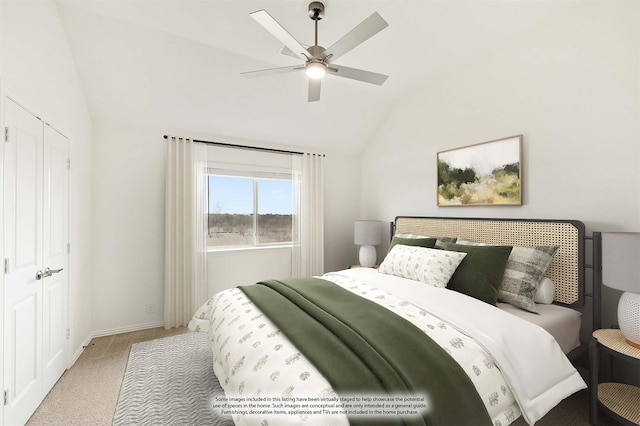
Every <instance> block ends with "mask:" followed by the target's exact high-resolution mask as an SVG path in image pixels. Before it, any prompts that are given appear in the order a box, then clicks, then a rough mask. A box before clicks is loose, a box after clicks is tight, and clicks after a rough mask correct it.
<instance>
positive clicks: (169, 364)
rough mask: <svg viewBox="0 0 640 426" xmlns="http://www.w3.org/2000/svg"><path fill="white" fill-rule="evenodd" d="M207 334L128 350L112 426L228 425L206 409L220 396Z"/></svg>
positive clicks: (171, 338)
mask: <svg viewBox="0 0 640 426" xmlns="http://www.w3.org/2000/svg"><path fill="white" fill-rule="evenodd" d="M207 337H208V336H207V333H186V334H180V335H177V336H171V337H165V338H162V339H156V340H149V341H147V342H141V343H135V344H133V345H132V346H131V352H130V354H129V360H128V362H127V369H126V371H125V375H124V379H123V381H122V387H121V389H120V396H119V397H118V404H117V406H116V412H115V415H114V417H113V424H114V425H115V426H124V425H217V426H218V425H219V426H223V425H224V426H227V425H233V422H232V420H231V418H230V417H227V416H222V415H220V414H218V413H216V412H214V411H213V410H211V408H210V402H211V400H212V398H213V397H214V396H215V395H224V392H223V390H222V388H221V387H220V383H219V382H218V380H217V379H216V377H215V375H214V374H213V369H212V354H211V350H210V348H209V346H208V344H207Z"/></svg>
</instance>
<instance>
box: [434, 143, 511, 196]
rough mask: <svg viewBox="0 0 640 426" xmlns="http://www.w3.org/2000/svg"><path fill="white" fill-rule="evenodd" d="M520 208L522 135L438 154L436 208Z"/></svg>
mask: <svg viewBox="0 0 640 426" xmlns="http://www.w3.org/2000/svg"><path fill="white" fill-rule="evenodd" d="M478 205H481V206H482V205H485V206H486V205H522V135H516V136H510V137H508V138H503V139H497V140H493V141H489V142H483V143H479V144H475V145H470V146H467V147H464V148H456V149H451V150H448V151H441V152H439V153H438V206H478Z"/></svg>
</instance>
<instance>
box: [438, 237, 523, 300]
mask: <svg viewBox="0 0 640 426" xmlns="http://www.w3.org/2000/svg"><path fill="white" fill-rule="evenodd" d="M512 248H513V247H511V246H467V245H461V244H454V243H446V244H445V250H449V251H458V252H463V253H467V255H466V256H465V258H464V259H463V260H462V263H460V265H459V266H458V269H456V272H454V273H453V276H452V277H451V279H450V280H449V283H448V284H447V288H449V289H451V290H455V291H458V292H460V293H464V294H466V295H468V296H471V297H475V298H476V299H478V300H482V301H483V302H486V303H489V304H491V305H495V304H496V302H497V300H498V288H499V287H500V283H501V282H502V276H503V275H504V269H505V266H506V265H507V259H509V254H510V253H511V249H512Z"/></svg>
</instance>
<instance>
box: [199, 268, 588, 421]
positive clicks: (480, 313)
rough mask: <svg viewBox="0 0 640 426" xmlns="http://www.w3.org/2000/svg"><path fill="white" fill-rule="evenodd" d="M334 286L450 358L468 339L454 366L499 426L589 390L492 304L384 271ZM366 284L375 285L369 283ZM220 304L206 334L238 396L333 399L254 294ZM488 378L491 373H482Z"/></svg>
mask: <svg viewBox="0 0 640 426" xmlns="http://www.w3.org/2000/svg"><path fill="white" fill-rule="evenodd" d="M324 278H326V279H329V280H331V281H334V282H336V283H337V284H339V285H343V286H345V287H347V288H348V287H352V288H351V290H352V291H354V292H355V293H356V294H361V295H363V296H364V297H368V298H371V300H373V301H375V302H377V303H380V304H382V305H383V306H386V307H387V308H389V309H391V310H393V311H395V312H396V313H398V314H399V315H401V316H403V317H405V319H407V320H409V321H411V322H414V324H416V325H417V326H418V327H419V328H421V329H423V330H424V331H425V332H426V333H427V334H429V336H430V337H431V338H432V339H434V340H435V341H436V342H438V343H439V344H441V345H442V346H443V347H447V349H448V351H449V352H452V351H451V342H452V341H453V340H454V339H456V338H458V339H461V340H462V341H463V342H464V344H462V345H456V346H462V347H464V348H465V355H462V356H457V357H456V356H454V359H456V361H458V363H459V364H460V365H461V366H462V367H463V368H464V369H465V371H467V373H468V375H469V377H470V378H471V379H472V381H473V382H474V385H475V386H476V389H477V390H478V392H479V395H480V396H481V398H482V399H483V401H485V405H486V407H487V410H488V412H489V414H490V417H491V418H492V422H493V423H494V424H502V425H506V424H509V423H510V422H512V421H513V420H515V418H516V417H518V416H519V414H520V409H519V407H520V408H521V409H522V411H523V415H524V417H525V419H526V421H527V422H528V423H529V424H533V423H534V422H535V421H537V420H538V419H540V418H541V417H542V416H543V415H544V414H546V413H547V412H548V411H549V410H550V409H551V408H553V407H554V406H555V405H557V403H559V402H560V401H561V400H562V399H564V398H566V397H567V396H569V395H571V394H572V393H574V392H576V391H578V390H580V389H583V388H585V387H586V385H585V383H584V381H583V380H582V379H581V378H580V375H579V374H578V373H577V371H576V370H575V369H574V368H573V367H572V366H571V364H570V363H569V362H568V360H567V359H566V357H565V356H564V354H563V353H562V350H561V349H560V347H559V346H558V344H557V343H556V342H555V340H554V338H553V337H552V336H551V335H549V333H547V332H546V331H544V330H543V329H541V328H540V327H537V326H535V325H533V324H531V323H528V322H527V321H524V320H518V319H514V318H513V316H511V315H510V314H508V313H507V312H504V311H501V310H499V309H496V308H495V307H492V306H490V305H488V304H485V303H483V302H479V301H477V300H475V299H472V298H469V297H467V296H465V295H462V294H460V293H456V292H453V291H450V290H446V289H438V288H434V287H431V286H428V285H425V284H422V283H417V282H415V281H411V280H407V279H404V278H399V277H395V276H389V275H384V274H380V273H378V272H377V271H376V270H374V269H367V268H358V269H351V270H345V271H340V272H338V273H333V274H327V275H326V276H325V277H324ZM361 281H362V282H366V283H367V284H362V285H361V284H359V282H361ZM365 287H368V288H366V289H365ZM363 292H364V293H366V294H362V293H363ZM389 293H391V294H393V296H391V295H389ZM386 295H388V297H381V296H386ZM214 302H215V303H214V304H212V305H211V306H210V307H206V306H205V307H203V308H201V310H199V314H198V315H199V316H209V314H207V311H208V310H209V311H210V310H211V309H213V312H211V313H210V318H211V320H210V324H207V325H208V326H209V327H205V328H209V329H210V336H211V340H212V350H213V354H214V372H215V374H216V376H217V377H218V379H219V380H220V383H221V385H222V386H223V388H224V389H225V393H226V394H227V395H228V396H229V395H235V396H238V395H251V396H258V395H283V394H284V395H286V394H287V393H288V394H292V395H330V394H332V393H333V390H332V389H331V386H330V385H329V383H328V382H326V380H325V379H324V377H322V375H321V374H320V373H318V372H317V370H315V367H313V365H311V364H310V362H309V361H307V360H306V359H305V358H304V356H302V355H301V354H300V353H299V352H298V351H297V349H296V348H295V347H294V346H293V344H291V342H289V341H288V339H287V338H286V337H285V336H283V335H282V333H280V332H279V330H278V329H277V328H276V327H275V325H274V324H273V323H271V322H270V321H269V320H268V319H267V318H266V317H265V316H264V315H263V314H262V313H261V312H260V311H259V310H258V308H257V307H255V306H254V305H253V304H252V303H251V301H250V300H248V299H247V298H246V296H245V295H244V293H242V292H241V291H240V290H238V289H231V290H227V291H224V292H221V293H219V294H217V295H216V296H215V300H214ZM216 303H217V307H216ZM422 311H426V312H429V313H430V314H431V315H433V316H435V318H433V317H432V316H430V315H423V314H422V313H421V312H422ZM411 312H413V314H415V312H420V314H419V315H413V314H412V313H411ZM452 314H453V315H452ZM445 318H446V322H444V323H443V321H441V320H444V319H445ZM440 324H444V325H440ZM447 324H450V325H452V326H453V327H450V326H447ZM451 333H453V334H455V333H457V334H455V336H454V335H453V334H451ZM461 333H462V334H461ZM467 336H474V338H475V340H474V339H471V338H469V337H467ZM260 349H266V350H267V351H266V352H265V351H262V350H260ZM466 351H468V352H466ZM485 351H486V352H485ZM453 352H457V351H455V350H454V351H453ZM487 353H491V356H489V355H488V354H487ZM533 353H535V354H536V356H535V357H532V356H531V354H533ZM452 355H456V354H452ZM495 365H497V366H498V367H499V368H494V367H495ZM474 367H475V368H474ZM480 370H481V373H482V374H478V372H479V371H480ZM256 376H257V377H256ZM480 376H481V377H480ZM503 376H504V377H503ZM480 379H481V380H480ZM512 391H513V393H512ZM494 394H495V395H494ZM494 396H495V398H494ZM515 401H517V403H516V402H515ZM233 418H234V421H235V422H236V423H237V424H260V422H261V421H262V420H263V419H262V418H260V416H241V415H234V416H233ZM271 420H272V422H274V423H276V424H293V423H296V424H299V423H301V422H302V423H305V424H347V419H346V417H339V416H331V418H330V419H327V418H321V417H319V416H299V417H298V418H295V417H293V418H292V417H291V416H282V417H277V416H272V418H271ZM274 423H271V424H274Z"/></svg>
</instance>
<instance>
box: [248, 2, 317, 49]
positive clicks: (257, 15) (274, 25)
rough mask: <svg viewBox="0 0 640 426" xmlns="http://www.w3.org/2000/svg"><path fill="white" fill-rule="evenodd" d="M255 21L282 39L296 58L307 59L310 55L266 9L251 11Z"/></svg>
mask: <svg viewBox="0 0 640 426" xmlns="http://www.w3.org/2000/svg"><path fill="white" fill-rule="evenodd" d="M249 16H251V17H252V18H253V19H255V21H256V22H257V23H258V24H260V25H262V26H263V27H264V28H265V29H266V30H267V31H269V32H270V33H271V34H273V36H274V37H275V38H277V39H278V40H280V42H282V43H283V44H284V45H285V46H287V47H288V48H289V49H290V50H291V52H293V54H294V55H295V57H296V58H298V59H302V60H303V61H306V60H307V58H306V56H307V55H309V52H307V49H305V48H304V46H303V45H301V44H300V43H299V42H298V40H296V39H295V38H294V37H293V36H292V35H291V34H289V32H288V31H287V30H285V29H284V28H283V27H282V25H280V24H279V23H278V21H276V20H275V19H273V17H272V16H271V15H269V13H268V12H267V11H266V10H258V11H257V12H253V13H250V14H249Z"/></svg>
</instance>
